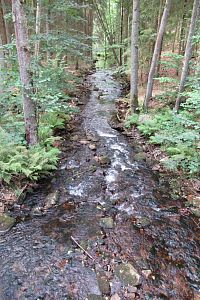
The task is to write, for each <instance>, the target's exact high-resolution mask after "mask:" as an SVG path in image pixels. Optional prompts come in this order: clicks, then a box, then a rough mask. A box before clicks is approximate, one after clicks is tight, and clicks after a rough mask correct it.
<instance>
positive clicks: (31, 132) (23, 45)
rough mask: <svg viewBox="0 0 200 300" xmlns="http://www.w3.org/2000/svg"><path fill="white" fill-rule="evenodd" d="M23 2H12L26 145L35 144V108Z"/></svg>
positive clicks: (15, 0)
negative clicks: (32, 97)
mask: <svg viewBox="0 0 200 300" xmlns="http://www.w3.org/2000/svg"><path fill="white" fill-rule="evenodd" d="M23 3H24V1H21V0H12V10H13V22H14V27H15V36H16V47H17V55H18V61H19V70H20V78H21V83H22V89H23V90H22V96H23V111H24V121H25V132H26V141H27V144H28V145H30V146H32V145H35V144H37V142H38V137H37V120H36V107H35V103H34V102H33V100H32V99H31V96H32V94H33V84H32V76H31V72H30V63H31V58H30V46H29V40H28V30H27V22H26V16H25V13H24V8H23Z"/></svg>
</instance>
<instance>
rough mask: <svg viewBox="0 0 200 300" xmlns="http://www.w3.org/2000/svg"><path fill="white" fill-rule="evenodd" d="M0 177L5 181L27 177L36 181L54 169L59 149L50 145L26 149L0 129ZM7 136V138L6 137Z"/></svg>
mask: <svg viewBox="0 0 200 300" xmlns="http://www.w3.org/2000/svg"><path fill="white" fill-rule="evenodd" d="M0 137H1V142H0V179H1V180H2V181H5V182H6V183H8V184H10V183H15V181H17V180H19V179H20V180H23V179H28V180H32V181H36V180H38V179H39V178H41V177H44V176H48V175H49V174H50V172H51V171H52V170H55V169H56V165H57V162H58V159H59V153H60V151H59V150H58V149H57V148H53V147H52V146H48V148H47V147H44V146H42V145H37V146H36V147H31V148H30V149H27V147H26V146H23V145H17V144H14V143H12V142H11V141H10V137H9V135H6V133H5V131H3V130H1V131H0ZM6 138H7V139H6Z"/></svg>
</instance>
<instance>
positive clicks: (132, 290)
mask: <svg viewBox="0 0 200 300" xmlns="http://www.w3.org/2000/svg"><path fill="white" fill-rule="evenodd" d="M136 292H137V288H136V287H135V286H129V287H128V293H136Z"/></svg>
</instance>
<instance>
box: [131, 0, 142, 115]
mask: <svg viewBox="0 0 200 300" xmlns="http://www.w3.org/2000/svg"><path fill="white" fill-rule="evenodd" d="M139 22H140V0H133V18H132V34H131V110H132V112H134V113H135V112H137V110H138V68H139V63H138V43H139Z"/></svg>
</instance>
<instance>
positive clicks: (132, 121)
mask: <svg viewBox="0 0 200 300" xmlns="http://www.w3.org/2000/svg"><path fill="white" fill-rule="evenodd" d="M138 121H139V116H138V114H132V115H131V116H129V117H128V118H127V119H126V121H125V127H127V128H130V127H131V126H133V125H138Z"/></svg>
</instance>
